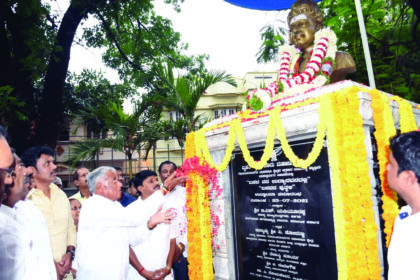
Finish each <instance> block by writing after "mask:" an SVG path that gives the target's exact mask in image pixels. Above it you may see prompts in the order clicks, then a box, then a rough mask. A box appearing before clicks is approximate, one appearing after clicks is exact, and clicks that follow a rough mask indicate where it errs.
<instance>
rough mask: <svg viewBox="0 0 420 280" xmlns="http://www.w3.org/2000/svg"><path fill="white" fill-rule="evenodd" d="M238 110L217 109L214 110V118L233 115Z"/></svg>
mask: <svg viewBox="0 0 420 280" xmlns="http://www.w3.org/2000/svg"><path fill="white" fill-rule="evenodd" d="M237 111H238V110H237V109H236V108H229V109H227V108H226V109H217V110H214V118H215V119H218V118H223V117H226V116H229V115H232V114H235V113H236V112H237Z"/></svg>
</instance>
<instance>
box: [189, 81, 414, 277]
mask: <svg viewBox="0 0 420 280" xmlns="http://www.w3.org/2000/svg"><path fill="white" fill-rule="evenodd" d="M358 91H364V92H368V93H370V95H371V97H372V102H371V105H372V109H373V112H374V114H373V118H374V123H375V130H376V131H375V138H376V140H377V145H378V161H379V165H380V176H381V183H382V190H383V194H384V195H383V197H382V201H383V210H384V211H383V212H384V214H383V219H384V221H385V233H386V234H387V240H389V235H390V228H391V227H392V223H393V219H394V218H395V215H396V213H397V212H395V211H394V210H395V209H396V210H398V208H397V205H396V201H395V200H394V198H395V197H393V193H390V192H389V191H390V190H389V188H388V189H387V188H386V185H385V184H386V180H385V177H384V176H385V173H384V172H383V170H385V167H386V164H387V162H388V158H387V149H388V148H387V142H388V140H389V136H390V135H393V134H395V128H394V126H393V120H392V115H391V113H390V108H389V101H388V99H387V97H386V95H385V94H383V93H380V92H378V91H376V90H367V89H365V88H358V87H353V88H350V89H345V90H341V91H337V92H335V93H332V94H326V95H323V96H322V97H321V99H317V101H319V102H320V106H319V109H318V112H319V115H320V117H319V119H320V121H319V124H318V131H317V137H316V139H317V140H316V141H315V144H314V148H313V150H312V151H311V153H312V152H314V151H315V150H317V149H318V148H315V147H316V146H317V145H319V144H317V141H320V143H321V147H322V143H323V138H324V135H325V134H324V133H325V131H324V132H322V130H323V129H324V126H325V127H327V128H326V131H327V138H328V147H329V161H330V168H331V180H332V188H333V192H332V193H333V203H334V225H335V228H336V238H337V242H336V246H337V264H338V268H339V272H340V273H339V275H340V279H341V278H342V277H343V279H348V278H349V277H350V276H352V277H353V278H354V276H356V278H360V279H368V278H378V277H380V276H378V275H380V273H381V269H380V265H379V257H378V249H377V234H376V232H377V225H376V223H375V221H374V219H373V211H372V201H371V193H370V189H369V188H366V186H367V185H370V181H369V172H368V170H369V166H368V165H367V161H366V151H365V150H364V152H363V151H362V153H361V152H360V146H364V137H365V136H364V133H363V120H362V119H361V117H360V115H359V114H358V109H359V100H358V98H357V92H358ZM392 99H395V101H396V102H399V105H400V108H399V112H400V126H401V129H403V127H404V130H405V129H408V128H410V129H411V128H413V127H416V125H415V121H414V115H413V112H412V110H411V105H410V106H408V105H409V103H408V102H407V103H405V102H404V100H398V98H392ZM312 101H314V100H312ZM315 102H316V101H315ZM326 104H327V105H326ZM407 104H408V105H407ZM299 105H300V106H302V104H299ZM299 105H296V106H295V107H293V106H290V107H289V109H294V108H296V107H300V106H299ZM280 111H284V107H283V108H282V107H280V106H278V107H276V108H274V109H272V110H269V112H268V113H269V125H268V132H267V135H268V136H267V139H266V149H265V150H264V153H263V156H262V160H260V161H255V160H254V159H253V158H252V157H251V156H250V154H249V150H248V148H247V145H246V140H245V138H244V135H243V129H242V125H241V123H242V121H249V120H250V119H253V118H254V117H253V116H255V115H253V114H251V113H250V112H242V113H240V114H239V115H240V117H238V118H236V119H233V120H232V121H230V122H228V123H226V124H223V126H220V125H218V126H215V127H217V128H220V127H225V126H227V125H229V124H230V127H229V136H228V143H227V149H226V152H225V156H224V159H223V162H222V163H223V164H219V165H217V166H216V167H217V169H218V170H219V171H221V170H224V169H225V168H226V167H227V165H228V163H229V161H230V158H231V155H232V151H233V149H234V147H235V140H236V138H238V143H239V146H240V148H241V150H242V153H243V155H244V158H246V159H245V160H246V161H247V162H248V164H250V163H251V165H255V167H258V168H259V167H261V165H262V166H264V165H265V164H266V163H264V161H265V160H263V159H264V158H265V156H264V155H265V154H266V153H267V154H268V153H270V154H271V152H272V151H271V152H270V150H271V148H270V147H271V141H272V140H270V139H271V138H272V137H273V138H274V136H272V135H274V134H275V133H273V132H272V130H276V131H277V136H278V138H279V139H283V140H280V141H282V142H283V143H281V144H282V148H283V149H285V147H286V146H287V145H288V143H287V137H286V135H285V132H284V130H282V129H281V128H280V129H279V126H281V124H282V123H281V121H282V120H281V117H280ZM355 116H356V117H355ZM357 116H359V117H357ZM273 120H275V121H273ZM413 121H414V123H413ZM279 123H280V124H279ZM209 129H210V128H206V129H202V130H200V131H197V132H195V133H190V134H189V135H188V136H189V137H190V138H192V139H194V141H192V142H191V141H189V142H188V141H187V142H188V144H187V151H186V157H187V155H188V154H190V155H191V156H193V155H199V156H202V157H203V158H204V159H205V160H206V161H207V162H208V163H209V164H210V166H215V165H214V162H213V160H212V158H211V156H210V152H209V151H208V147H207V143H206V139H205V132H206V131H208V130H209ZM283 129H284V127H283ZM320 135H322V138H321V136H320ZM318 138H320V139H321V140H322V142H321V140H318ZM286 143H287V144H286ZM267 147H268V148H267ZM189 150H191V151H192V150H194V153H191V152H190V153H188V151H189ZM286 150H287V148H286ZM246 151H248V153H247V152H246ZM314 153H315V152H314ZM285 154H286V152H285ZM315 154H316V153H315ZM293 155H294V153H293V151H291V153H289V152H288V153H287V154H286V156H287V157H288V158H289V160H290V159H291V161H292V160H293V161H292V163H293V164H294V165H295V164H302V160H301V159H299V158H297V157H296V158H295V159H293ZM313 157H314V160H316V158H317V157H318V154H316V156H313ZM308 158H309V157H308ZM296 159H297V160H296ZM311 161H312V159H311ZM350 162H357V163H358V164H348V163H350ZM263 163H264V164H263ZM312 163H313V162H312ZM312 163H310V164H309V165H311V164H312ZM306 164H307V163H306ZM251 165H250V166H251ZM309 165H308V166H309ZM295 166H297V165H295ZM255 167H254V168H255ZM261 168H262V167H261ZM194 176H198V177H199V176H200V174H196V175H194ZM354 188H356V191H354ZM350 190H351V191H350ZM189 203H193V202H192V200H191V201H189ZM191 205H196V204H191ZM198 211H201V210H198ZM197 215H198V216H199V215H203V214H202V213H200V212H198V214H197ZM194 218H195V217H194ZM197 218H198V217H197ZM210 235H211V234H210ZM210 235H207V236H210ZM199 237H200V238H203V235H202V234H201V235H200V233H195V237H191V238H193V239H194V240H196V239H197V238H199ZM206 238H209V237H206ZM355 238H357V239H358V240H359V241H356V240H355ZM360 238H362V240H361V241H360ZM194 246H197V245H194ZM197 257H198V256H197ZM189 259H190V258H189ZM354 260H360V261H362V262H363V263H366V266H360V265H359V266H358V265H357V262H355V261H354ZM199 262H200V260H199V261H198V263H196V264H193V263H194V261H193V260H192V263H191V266H196V265H200V263H199ZM208 262H209V260H208V259H207V260H206V263H208ZM197 267H198V266H197ZM200 269H201V267H200ZM197 279H198V278H197ZM200 279H201V278H200Z"/></svg>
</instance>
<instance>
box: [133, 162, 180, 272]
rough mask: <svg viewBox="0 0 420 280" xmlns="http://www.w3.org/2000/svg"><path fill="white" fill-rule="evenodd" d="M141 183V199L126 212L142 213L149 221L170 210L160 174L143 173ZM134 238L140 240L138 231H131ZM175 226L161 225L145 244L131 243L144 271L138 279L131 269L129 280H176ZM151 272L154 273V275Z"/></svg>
mask: <svg viewBox="0 0 420 280" xmlns="http://www.w3.org/2000/svg"><path fill="white" fill-rule="evenodd" d="M136 178H137V179H139V181H140V182H139V184H140V185H139V186H138V187H137V189H138V191H139V192H140V193H141V196H140V197H139V198H138V199H137V200H136V201H135V202H133V203H131V204H130V205H128V206H127V209H129V210H131V211H132V212H135V213H141V214H142V215H145V216H146V218H147V219H148V217H150V215H151V214H153V213H154V212H156V210H157V209H159V208H160V207H163V209H164V210H166V209H170V208H171V206H170V205H168V204H165V203H164V202H165V200H164V197H163V194H162V192H161V191H160V190H161V188H160V184H159V181H158V178H157V174H156V173H155V172H153V171H151V170H144V171H141V172H139V173H137V174H136ZM130 232H131V235H134V236H138V235H139V234H140V233H139V232H138V230H131V231H130ZM175 238H176V228H175V224H173V223H171V224H159V225H157V226H156V227H154V228H153V229H152V230H151V233H150V234H149V235H148V236H147V238H146V239H144V240H137V241H138V242H135V243H132V244H131V245H132V248H133V251H134V252H135V254H136V256H137V258H138V260H139V261H140V262H141V264H142V266H143V269H141V271H142V273H140V274H141V275H139V274H138V273H137V271H136V270H135V269H133V268H130V269H129V277H128V279H129V280H135V279H149V277H152V276H155V277H156V276H157V277H161V278H160V279H173V277H172V274H171V267H172V262H173V257H174V253H175V246H176V245H175V244H176V243H175ZM152 271H155V273H154V274H153V273H152Z"/></svg>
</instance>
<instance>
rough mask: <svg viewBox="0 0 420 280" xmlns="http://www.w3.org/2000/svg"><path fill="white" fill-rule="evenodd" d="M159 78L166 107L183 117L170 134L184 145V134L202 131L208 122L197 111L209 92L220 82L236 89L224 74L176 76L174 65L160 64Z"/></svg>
mask: <svg viewBox="0 0 420 280" xmlns="http://www.w3.org/2000/svg"><path fill="white" fill-rule="evenodd" d="M155 71H156V76H157V77H158V78H159V80H160V82H161V83H160V84H159V85H157V87H160V88H162V89H164V90H165V91H166V92H167V98H166V99H165V101H164V103H163V106H164V107H165V108H167V109H168V110H169V111H176V112H179V113H180V114H181V116H182V118H181V119H180V120H178V121H177V122H171V124H170V128H169V131H170V133H171V134H172V136H175V137H176V138H177V139H178V142H179V143H180V145H181V146H183V141H184V140H185V135H186V133H188V132H191V131H194V130H196V129H197V128H200V127H201V126H202V125H204V123H205V122H206V120H205V118H204V117H203V116H202V115H196V108H197V104H198V101H199V100H200V98H201V96H202V95H203V94H204V93H205V91H206V89H207V88H208V87H209V86H211V85H213V84H215V83H218V82H226V83H228V84H230V85H233V86H237V84H236V81H235V80H234V78H233V77H232V76H230V75H227V74H226V73H225V72H201V73H197V74H192V73H188V74H185V75H180V76H178V77H175V73H174V69H173V66H172V64H171V63H167V64H166V65H165V64H162V63H160V64H158V65H157V67H155Z"/></svg>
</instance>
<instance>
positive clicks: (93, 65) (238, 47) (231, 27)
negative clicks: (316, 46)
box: [58, 0, 287, 82]
mask: <svg viewBox="0 0 420 280" xmlns="http://www.w3.org/2000/svg"><path fill="white" fill-rule="evenodd" d="M60 2H61V3H60ZM66 2H67V3H68V0H67V1H66V0H60V1H58V9H59V10H61V11H62V12H64V11H65V9H66V8H67V5H68V4H67V3H66ZM181 10H182V11H181V13H176V12H175V11H173V9H172V6H171V5H167V4H164V3H163V1H162V0H157V1H155V11H156V12H157V13H158V14H159V15H162V16H164V17H167V18H169V19H170V20H171V21H172V23H173V29H174V30H175V31H177V32H179V33H180V34H181V40H182V42H184V43H188V45H189V51H188V52H187V54H203V53H206V54H209V55H210V59H209V61H208V62H207V63H206V66H207V68H208V69H210V70H220V71H225V72H226V73H227V74H231V75H233V76H235V77H238V78H243V77H244V75H245V74H246V73H247V72H252V71H276V70H277V69H278V65H277V63H275V62H274V63H269V64H258V63H257V62H256V54H257V52H258V49H259V47H260V45H261V43H262V41H261V39H260V30H261V28H262V27H263V26H264V25H266V24H267V23H271V24H272V23H274V22H276V21H277V24H278V20H283V21H285V20H286V16H287V11H282V12H276V11H269V12H267V11H258V10H250V9H245V8H241V7H238V6H234V5H232V4H229V3H227V2H225V1H223V0H185V1H184V3H182V4H181ZM87 24H88V23H87ZM78 34H79V35H80V34H81V28H79V29H78ZM83 68H90V69H96V70H101V71H102V72H103V73H104V75H105V77H107V78H108V79H110V80H111V81H114V82H115V81H118V77H117V74H116V72H115V71H114V70H112V69H108V68H106V67H105V66H104V65H103V63H102V59H101V51H100V50H98V49H88V48H86V47H85V46H81V45H78V44H74V45H73V47H72V50H71V58H70V65H69V70H70V71H73V72H76V73H80V72H81V70H82V69H83Z"/></svg>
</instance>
